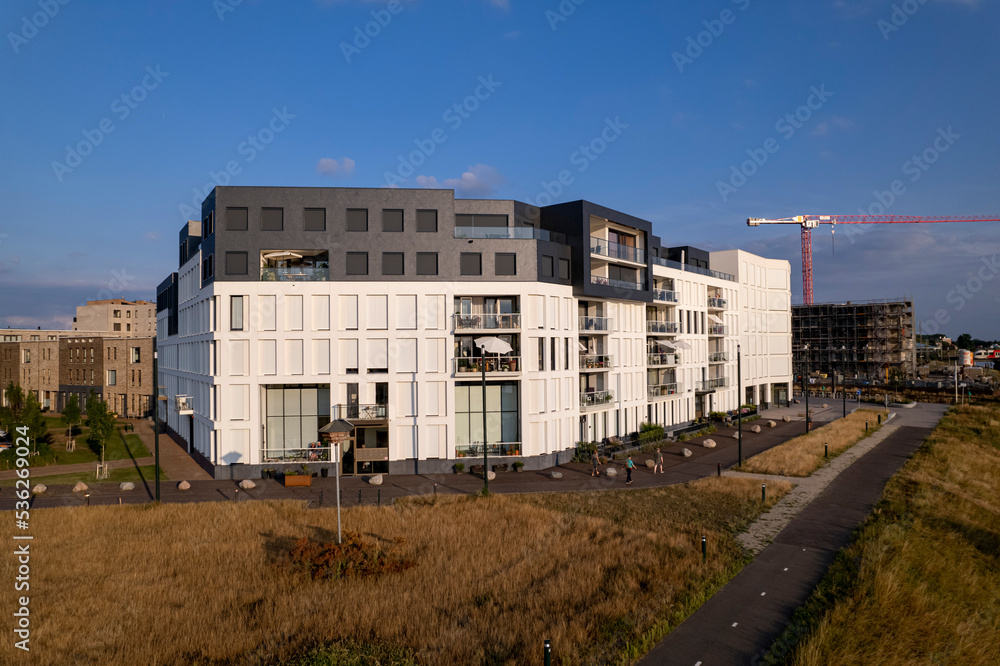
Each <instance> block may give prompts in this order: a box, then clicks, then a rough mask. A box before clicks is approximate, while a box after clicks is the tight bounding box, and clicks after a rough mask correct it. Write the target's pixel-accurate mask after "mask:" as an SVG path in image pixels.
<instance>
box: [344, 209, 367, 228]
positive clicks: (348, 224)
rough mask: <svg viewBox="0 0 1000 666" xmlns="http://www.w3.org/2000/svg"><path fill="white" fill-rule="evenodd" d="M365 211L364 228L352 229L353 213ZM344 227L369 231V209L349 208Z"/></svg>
mask: <svg viewBox="0 0 1000 666" xmlns="http://www.w3.org/2000/svg"><path fill="white" fill-rule="evenodd" d="M362 212H363V213H364V214H365V225H364V229H352V228H351V213H362ZM344 228H345V229H346V230H347V231H352V232H358V233H364V232H367V231H368V209H367V208H348V209H347V213H346V214H345V217H344Z"/></svg>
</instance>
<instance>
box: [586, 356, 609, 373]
mask: <svg viewBox="0 0 1000 666" xmlns="http://www.w3.org/2000/svg"><path fill="white" fill-rule="evenodd" d="M614 366H615V359H614V357H613V356H604V355H601V354H580V371H581V372H587V371H588V370H609V369H611V368H613V367H614Z"/></svg>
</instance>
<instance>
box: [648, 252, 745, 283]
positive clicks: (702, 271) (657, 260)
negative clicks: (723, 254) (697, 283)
mask: <svg viewBox="0 0 1000 666" xmlns="http://www.w3.org/2000/svg"><path fill="white" fill-rule="evenodd" d="M650 259H651V260H652V262H653V263H654V264H656V265H657V266H663V267H665V268H673V269H676V270H679V271H688V272H689V273H698V274H699V275H707V276H709V277H714V278H718V279H720V280H728V281H729V282H736V276H735V275H730V274H729V273H723V272H722V271H713V270H710V269H708V268H699V267H697V266H690V265H688V264H682V263H681V262H679V261H673V260H671V259H664V258H662V257H650Z"/></svg>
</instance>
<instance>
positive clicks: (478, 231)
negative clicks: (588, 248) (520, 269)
mask: <svg viewBox="0 0 1000 666" xmlns="http://www.w3.org/2000/svg"><path fill="white" fill-rule="evenodd" d="M455 238H473V239H480V238H482V239H490V238H493V239H508V240H532V239H534V240H540V241H550V242H553V243H562V244H563V245H565V244H566V236H565V235H563V234H560V233H556V232H554V231H546V230H545V229H535V228H534V227H455Z"/></svg>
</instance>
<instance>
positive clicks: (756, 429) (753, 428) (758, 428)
mask: <svg viewBox="0 0 1000 666" xmlns="http://www.w3.org/2000/svg"><path fill="white" fill-rule="evenodd" d="M750 432H755V433H756V432H760V426H759V425H755V426H752V427H751V428H750Z"/></svg>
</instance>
